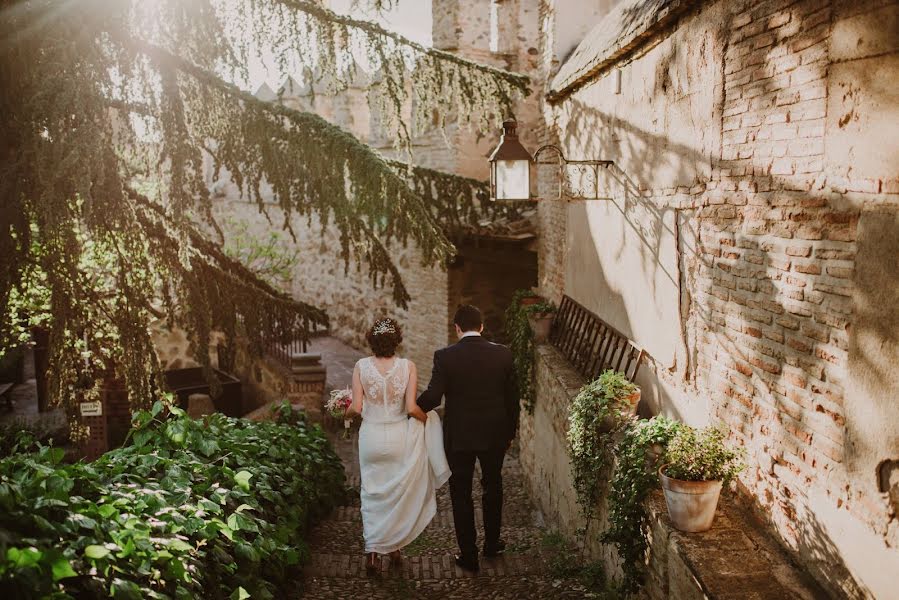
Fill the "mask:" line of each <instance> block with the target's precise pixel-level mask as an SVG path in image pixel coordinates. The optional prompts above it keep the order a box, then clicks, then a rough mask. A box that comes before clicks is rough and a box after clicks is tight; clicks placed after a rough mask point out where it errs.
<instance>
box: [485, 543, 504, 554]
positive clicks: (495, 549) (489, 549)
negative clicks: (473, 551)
mask: <svg viewBox="0 0 899 600" xmlns="http://www.w3.org/2000/svg"><path fill="white" fill-rule="evenodd" d="M505 551H506V542H504V541H502V540H497V542H496V543H495V544H493V545H492V546H488V545H486V544H485V545H484V556H486V557H487V558H495V557H497V556H499V555H500V554H502V553H503V552H505Z"/></svg>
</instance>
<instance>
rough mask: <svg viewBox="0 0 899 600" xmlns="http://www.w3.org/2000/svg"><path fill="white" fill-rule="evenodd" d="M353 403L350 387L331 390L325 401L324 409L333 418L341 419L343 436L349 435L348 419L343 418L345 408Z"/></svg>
mask: <svg viewBox="0 0 899 600" xmlns="http://www.w3.org/2000/svg"><path fill="white" fill-rule="evenodd" d="M352 403H353V392H352V390H350V388H344V389H342V390H331V394H330V397H329V398H328V401H327V402H326V403H325V410H327V411H328V414H330V415H331V416H332V417H334V418H335V419H343V429H344V437H348V436H349V429H350V419H347V418H345V416H346V409H347V408H348V407H349V406H350V405H351V404H352Z"/></svg>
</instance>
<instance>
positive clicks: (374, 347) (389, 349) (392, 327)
mask: <svg viewBox="0 0 899 600" xmlns="http://www.w3.org/2000/svg"><path fill="white" fill-rule="evenodd" d="M365 339H367V340H368V345H369V346H370V347H371V351H372V352H373V353H374V355H375V356H377V357H381V358H390V357H391V356H393V355H394V354H396V349H397V346H399V345H400V344H401V343H402V341H403V330H402V329H401V328H400V324H399V323H397V322H396V321H394V320H393V319H391V318H389V317H388V318H384V319H378V320H377V321H375V324H374V325H372V327H371V329H369V330H368V333H367V334H366V336H365Z"/></svg>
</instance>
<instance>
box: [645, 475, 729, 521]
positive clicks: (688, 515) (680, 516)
mask: <svg viewBox="0 0 899 600" xmlns="http://www.w3.org/2000/svg"><path fill="white" fill-rule="evenodd" d="M666 466H668V465H662V466H661V467H660V468H659V480H660V481H661V482H662V491H663V492H664V493H665V504H666V505H667V506H668V516H669V517H670V518H671V523H672V524H673V525H674V527H675V529H679V530H680V531H685V532H687V533H699V532H701V531H708V530H709V529H710V528H711V527H712V521H714V520H715V509H716V508H718V498H719V496H720V495H721V484H722V482H721V481H720V480H717V481H683V480H681V479H673V478H671V477H668V476H667V475H665V467H666Z"/></svg>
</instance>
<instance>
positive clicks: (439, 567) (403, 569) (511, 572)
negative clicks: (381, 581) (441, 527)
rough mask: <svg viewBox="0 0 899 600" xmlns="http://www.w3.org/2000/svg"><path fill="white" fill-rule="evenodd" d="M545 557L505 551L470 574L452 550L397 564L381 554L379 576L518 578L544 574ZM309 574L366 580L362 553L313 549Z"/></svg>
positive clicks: (482, 560) (307, 566)
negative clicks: (457, 562)
mask: <svg viewBox="0 0 899 600" xmlns="http://www.w3.org/2000/svg"><path fill="white" fill-rule="evenodd" d="M546 572H547V569H546V565H545V561H544V557H543V556H542V555H541V554H539V553H533V554H518V553H514V554H504V555H503V556H500V557H497V558H482V559H481V570H480V571H479V572H478V573H476V574H475V573H471V572H469V571H464V570H462V569H460V568H459V567H458V566H456V564H455V560H454V558H453V554H452V553H444V554H435V555H424V556H404V557H403V559H402V564H401V565H399V566H392V565H390V561H389V560H388V559H387V558H386V557H384V558H383V559H382V560H381V573H380V576H381V577H388V578H394V579H414V580H428V579H472V578H483V577H512V576H516V577H520V576H526V575H541V574H546ZM304 575H305V576H306V577H307V578H309V577H339V578H344V579H366V578H368V577H369V576H368V574H367V573H366V571H365V555H364V554H363V553H362V552H359V553H357V554H346V553H331V552H322V551H318V552H316V553H315V554H314V555H313V556H312V558H311V560H310V562H309V563H308V564H307V565H306V568H305V569H304Z"/></svg>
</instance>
